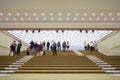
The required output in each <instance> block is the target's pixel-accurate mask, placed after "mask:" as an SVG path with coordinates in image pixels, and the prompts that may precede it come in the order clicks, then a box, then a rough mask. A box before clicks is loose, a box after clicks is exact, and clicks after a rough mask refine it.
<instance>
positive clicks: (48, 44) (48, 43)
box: [47, 41, 50, 50]
mask: <svg viewBox="0 0 120 80" xmlns="http://www.w3.org/2000/svg"><path fill="white" fill-rule="evenodd" d="M49 48H50V42H49V41H48V42H47V50H49Z"/></svg>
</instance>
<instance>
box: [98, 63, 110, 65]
mask: <svg viewBox="0 0 120 80" xmlns="http://www.w3.org/2000/svg"><path fill="white" fill-rule="evenodd" d="M96 64H98V65H99V64H108V63H96Z"/></svg>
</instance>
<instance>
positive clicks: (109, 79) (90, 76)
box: [0, 74, 120, 80]
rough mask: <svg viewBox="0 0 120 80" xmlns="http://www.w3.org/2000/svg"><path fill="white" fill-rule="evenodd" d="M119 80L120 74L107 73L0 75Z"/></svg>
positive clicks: (25, 79) (16, 79)
mask: <svg viewBox="0 0 120 80" xmlns="http://www.w3.org/2000/svg"><path fill="white" fill-rule="evenodd" d="M34 79H35V80H120V76H113V75H109V74H11V75H7V76H0V80H34Z"/></svg>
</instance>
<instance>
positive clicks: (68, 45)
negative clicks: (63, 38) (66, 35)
mask: <svg viewBox="0 0 120 80" xmlns="http://www.w3.org/2000/svg"><path fill="white" fill-rule="evenodd" d="M66 46H67V50H69V47H70V44H69V41H67V44H66Z"/></svg>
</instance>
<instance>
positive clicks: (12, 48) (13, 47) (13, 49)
mask: <svg viewBox="0 0 120 80" xmlns="http://www.w3.org/2000/svg"><path fill="white" fill-rule="evenodd" d="M16 46H17V44H16V41H13V43H12V44H11V45H10V53H9V56H11V53H12V52H13V55H14V54H16Z"/></svg>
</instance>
